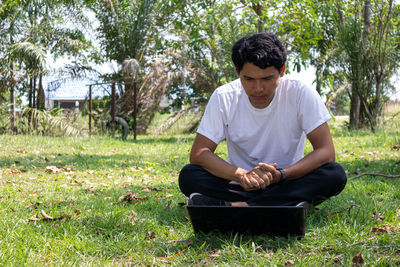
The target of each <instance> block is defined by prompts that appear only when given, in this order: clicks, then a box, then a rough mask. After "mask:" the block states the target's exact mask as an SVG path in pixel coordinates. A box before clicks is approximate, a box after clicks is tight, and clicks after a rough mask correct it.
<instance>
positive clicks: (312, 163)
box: [278, 149, 335, 180]
mask: <svg viewBox="0 0 400 267" xmlns="http://www.w3.org/2000/svg"><path fill="white" fill-rule="evenodd" d="M334 160H335V156H334V154H333V155H332V153H331V152H330V151H326V150H324V149H317V150H314V151H312V152H311V153H309V154H307V155H306V156H305V157H304V158H302V159H301V160H299V161H298V162H296V163H295V164H293V165H292V166H290V167H288V168H285V169H284V171H285V175H286V178H287V179H288V180H290V179H296V178H299V177H302V176H304V175H306V174H307V173H310V172H312V171H313V170H315V169H316V168H318V167H320V166H321V165H323V164H325V163H327V162H330V161H334ZM278 167H279V166H278Z"/></svg>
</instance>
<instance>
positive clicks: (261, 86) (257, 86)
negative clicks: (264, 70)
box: [255, 80, 264, 92]
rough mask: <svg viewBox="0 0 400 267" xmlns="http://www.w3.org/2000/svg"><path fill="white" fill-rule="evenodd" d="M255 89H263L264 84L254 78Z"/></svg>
mask: <svg viewBox="0 0 400 267" xmlns="http://www.w3.org/2000/svg"><path fill="white" fill-rule="evenodd" d="M255 89H256V91H257V92H261V91H263V90H264V85H263V83H262V81H260V80H256V88H255Z"/></svg>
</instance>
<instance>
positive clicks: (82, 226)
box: [0, 117, 400, 266]
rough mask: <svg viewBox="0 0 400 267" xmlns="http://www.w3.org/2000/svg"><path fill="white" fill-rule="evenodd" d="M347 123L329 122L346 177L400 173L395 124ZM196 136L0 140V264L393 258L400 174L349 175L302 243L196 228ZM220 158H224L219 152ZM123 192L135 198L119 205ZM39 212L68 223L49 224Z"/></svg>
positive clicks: (379, 262) (375, 261)
mask: <svg viewBox="0 0 400 267" xmlns="http://www.w3.org/2000/svg"><path fill="white" fill-rule="evenodd" d="M397 118H398V117H397ZM342 123H343V119H342V118H337V120H336V121H335V122H334V123H333V124H332V125H331V128H332V134H333V137H334V142H335V146H336V154H337V161H338V162H339V163H341V164H342V165H343V166H344V168H345V169H346V171H347V172H348V176H349V177H352V176H355V175H357V174H360V173H365V172H374V173H376V172H380V173H384V174H392V175H399V174H400V151H399V150H395V149H392V148H391V146H392V145H400V136H399V134H398V129H399V126H400V122H399V120H398V119H397V120H391V121H389V122H387V124H386V125H385V127H384V128H382V129H380V130H379V131H378V132H377V133H375V134H372V133H370V132H368V131H360V132H347V131H344V130H343V126H342ZM193 138H194V135H193V134H175V135H172V134H169V135H161V136H157V137H153V136H150V135H149V136H144V135H143V136H139V137H138V140H137V141H134V140H131V139H128V140H127V141H121V140H118V139H112V138H109V137H92V138H72V137H70V138H63V137H53V138H49V137H41V136H26V135H18V136H11V135H1V136H0V155H1V157H0V216H1V219H0V265H9V266H23V265H29V266H32V265H33V266H39V265H40V266H41V265H106V266H115V265H120V266H126V265H146V266H147V265H148V266H152V265H156V266H164V265H178V266H187V265H189V266H196V265H200V266H201V265H221V266H226V265H228V266H242V265H249V266H283V265H285V262H286V261H287V260H292V261H293V262H294V264H295V266H323V265H338V266H340V265H345V266H346V265H347V266H348V265H351V262H352V259H353V257H354V256H355V255H356V254H357V253H361V254H362V255H363V257H364V260H365V265H366V266H398V265H399V264H400V248H399V247H396V246H393V245H399V244H400V235H399V233H400V204H399V203H400V201H399V199H400V190H399V187H400V179H388V178H383V177H372V176H364V177H361V178H358V179H354V180H350V181H349V182H348V184H347V186H346V188H345V190H344V191H343V192H342V194H340V195H339V196H336V197H334V198H332V199H331V200H329V201H326V202H325V203H323V204H321V205H320V206H318V209H317V210H315V211H314V212H312V213H311V214H310V215H309V216H308V218H307V228H306V235H305V236H304V237H303V238H302V239H297V238H295V237H289V238H282V237H279V238H278V237H268V236H256V237H251V236H247V235H233V234H232V235H222V234H219V233H212V234H207V235H204V234H201V235H195V234H194V233H193V230H192V227H191V224H190V221H189V219H188V216H187V212H186V210H185V207H184V206H183V203H184V201H185V200H184V197H183V195H182V194H181V193H180V192H179V188H178V185H177V177H178V173H179V170H180V168H181V167H182V166H183V165H184V164H186V163H187V162H188V153H189V149H190V146H191V143H192V142H193ZM310 149H311V147H310V145H309V144H307V147H306V150H307V151H309V150H310ZM217 153H218V154H219V155H220V156H222V157H225V156H226V147H225V146H224V145H222V146H219V147H218V150H217ZM48 166H58V167H59V168H58V170H60V172H58V173H49V172H47V171H46V168H47V167H48ZM61 167H62V168H61ZM128 191H131V192H134V193H136V199H135V200H134V201H132V202H128V201H122V202H119V200H118V199H119V198H120V197H121V196H124V195H126V194H127V192H128ZM41 210H43V211H44V212H45V213H46V214H47V215H49V216H52V217H59V216H63V215H67V216H69V218H66V219H60V220H47V221H46V220H43V216H42V215H41V214H40V211H41ZM132 212H134V215H132ZM378 213H379V214H378ZM374 214H375V215H374ZM34 215H38V218H39V220H38V221H29V220H28V218H32V216H34ZM373 229H375V230H373ZM377 229H378V230H377ZM379 231H381V232H379ZM151 232H153V233H154V234H153V233H152V234H149V233H151Z"/></svg>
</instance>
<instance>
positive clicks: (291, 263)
mask: <svg viewBox="0 0 400 267" xmlns="http://www.w3.org/2000/svg"><path fill="white" fill-rule="evenodd" d="M292 265H294V261H292V260H285V266H292Z"/></svg>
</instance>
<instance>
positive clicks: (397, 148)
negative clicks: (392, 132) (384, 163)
mask: <svg viewBox="0 0 400 267" xmlns="http://www.w3.org/2000/svg"><path fill="white" fill-rule="evenodd" d="M390 148H391V149H395V150H399V149H400V145H392V146H391V147H390Z"/></svg>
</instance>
